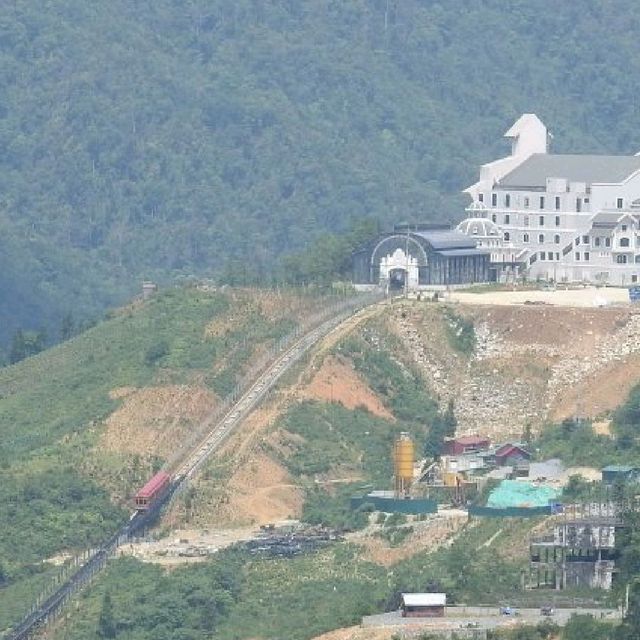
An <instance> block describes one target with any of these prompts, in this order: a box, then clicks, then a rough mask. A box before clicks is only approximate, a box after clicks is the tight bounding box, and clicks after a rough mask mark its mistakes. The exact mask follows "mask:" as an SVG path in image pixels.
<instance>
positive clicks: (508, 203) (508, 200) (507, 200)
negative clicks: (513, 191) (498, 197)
mask: <svg viewBox="0 0 640 640" xmlns="http://www.w3.org/2000/svg"><path fill="white" fill-rule="evenodd" d="M504 206H505V207H507V209H508V208H509V207H510V206H511V196H510V195H509V194H508V193H505V194H504Z"/></svg>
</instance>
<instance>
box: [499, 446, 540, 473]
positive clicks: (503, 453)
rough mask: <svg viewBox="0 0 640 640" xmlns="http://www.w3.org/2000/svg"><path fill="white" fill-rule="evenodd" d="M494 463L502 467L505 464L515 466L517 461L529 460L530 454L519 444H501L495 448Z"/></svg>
mask: <svg viewBox="0 0 640 640" xmlns="http://www.w3.org/2000/svg"><path fill="white" fill-rule="evenodd" d="M495 455H496V465H498V466H499V467H504V466H506V465H511V466H515V465H516V464H517V463H519V462H525V461H528V460H531V454H530V453H529V452H528V451H527V450H526V449H525V448H524V447H523V446H522V445H519V444H510V443H509V444H503V445H502V446H501V447H499V448H498V449H496V454H495Z"/></svg>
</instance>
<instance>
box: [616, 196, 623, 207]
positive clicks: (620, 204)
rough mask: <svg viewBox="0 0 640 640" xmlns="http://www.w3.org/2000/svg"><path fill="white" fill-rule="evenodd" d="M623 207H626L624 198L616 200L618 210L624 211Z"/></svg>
mask: <svg viewBox="0 0 640 640" xmlns="http://www.w3.org/2000/svg"><path fill="white" fill-rule="evenodd" d="M623 205H624V201H623V200H622V198H618V199H617V200H616V207H617V208H618V209H622V207H623Z"/></svg>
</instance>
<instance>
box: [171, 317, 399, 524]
mask: <svg viewBox="0 0 640 640" xmlns="http://www.w3.org/2000/svg"><path fill="white" fill-rule="evenodd" d="M382 312H383V308H382V307H380V306H374V307H369V308H367V309H365V310H364V311H362V312H361V313H359V314H357V315H356V316H354V317H352V318H350V319H349V320H347V321H346V322H345V323H343V324H342V325H340V327H338V328H337V329H336V330H335V331H333V332H332V333H331V334H330V335H328V336H327V337H326V338H325V339H324V340H323V341H322V342H321V343H320V344H319V345H318V346H317V347H316V348H315V349H314V351H313V353H312V354H311V357H310V359H309V362H308V363H307V365H306V366H305V367H304V368H303V369H302V370H301V371H300V372H299V374H298V376H297V378H296V379H295V381H294V382H293V384H291V385H290V386H288V387H284V388H282V389H280V390H279V391H278V392H276V393H275V394H274V395H272V396H271V397H270V398H269V400H267V402H265V403H264V404H263V405H262V406H261V407H260V408H259V409H258V410H256V411H254V412H253V413H252V414H251V415H250V416H249V417H248V418H247V419H246V421H245V422H244V424H243V425H242V427H241V428H240V429H239V430H238V431H237V432H236V433H235V434H234V435H233V436H232V437H231V438H230V439H229V440H228V441H227V442H226V443H225V445H224V446H223V448H222V449H221V450H220V451H219V452H218V454H217V456H216V457H215V459H214V460H212V462H211V463H210V465H209V466H208V467H207V469H206V470H205V472H204V473H203V474H201V476H200V477H199V478H198V480H197V481H196V482H195V485H194V488H195V491H196V493H197V498H196V500H195V501H194V504H193V507H192V508H191V509H190V510H189V512H188V513H187V512H186V511H185V506H184V504H183V503H181V504H177V505H176V506H175V507H174V509H173V511H172V513H171V514H169V516H168V517H167V523H168V524H170V525H175V524H178V523H181V522H184V521H185V520H186V521H187V522H189V523H190V524H192V525H194V526H203V527H204V526H213V527H230V526H231V527H236V526H246V525H257V524H266V523H272V522H278V521H280V520H286V519H290V518H297V517H299V516H300V513H301V510H302V501H303V488H302V487H300V486H297V485H296V483H295V481H294V480H293V479H292V478H291V476H290V475H289V473H288V471H287V470H286V469H285V467H284V466H283V465H282V464H281V462H280V461H279V457H280V456H279V455H276V454H282V455H283V456H285V457H286V454H287V446H288V442H290V439H291V438H294V437H297V436H292V434H289V433H287V432H286V431H283V430H282V429H277V430H276V429H275V428H274V425H275V423H276V421H277V419H278V418H279V417H280V416H281V415H282V414H283V413H284V412H285V411H286V409H287V407H288V406H289V405H290V404H291V403H292V402H296V401H298V400H302V399H309V398H315V399H323V400H327V399H329V400H331V393H332V391H331V387H333V391H334V392H335V397H334V398H333V400H334V401H335V402H341V403H343V404H344V405H345V406H347V407H350V408H353V407H354V406H359V405H360V406H366V407H367V408H368V409H369V410H370V411H372V413H376V414H378V415H386V417H388V416H389V415H390V414H388V412H386V409H385V408H384V406H383V405H382V403H381V402H380V400H379V399H378V398H377V397H376V396H375V394H374V393H373V392H372V391H371V390H370V389H369V387H368V386H367V385H366V383H365V381H364V380H362V379H361V378H360V376H358V374H357V373H356V372H355V371H354V370H353V367H352V366H351V365H350V363H348V362H346V361H344V360H339V359H337V358H335V357H333V356H332V355H331V350H332V348H333V347H334V346H335V345H336V344H337V342H338V341H339V340H341V339H342V338H343V337H345V336H347V335H349V333H351V332H352V331H355V330H357V329H358V327H360V326H361V325H362V324H363V323H364V322H366V321H367V320H368V319H370V318H371V317H374V316H376V315H379V314H381V313H382ZM327 394H329V398H327V397H326V396H327ZM329 480H331V479H329Z"/></svg>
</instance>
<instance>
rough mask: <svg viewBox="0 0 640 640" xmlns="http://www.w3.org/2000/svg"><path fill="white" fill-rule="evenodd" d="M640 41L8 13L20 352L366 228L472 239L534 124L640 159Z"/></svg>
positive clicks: (571, 6)
mask: <svg viewBox="0 0 640 640" xmlns="http://www.w3.org/2000/svg"><path fill="white" fill-rule="evenodd" d="M639 27H640V5H639V4H638V3H637V2H634V1H633V0H615V2H614V1H613V0H574V1H572V2H561V3H558V2H552V1H551V0H512V1H511V2H509V3H504V2H500V1H499V0H449V1H447V2H441V3H437V2H431V1H428V2H427V1H425V0H348V1H347V0H270V1H269V2H267V1H266V0H234V1H233V2H229V1H228V0H188V1H185V2H175V0H153V1H150V0H111V1H110V2H101V1H98V0H55V1H53V2H48V3H41V2H35V1H34V0H12V1H11V2H2V3H0V149H1V150H2V151H1V153H0V340H6V338H7V336H8V335H9V334H11V333H12V332H13V331H14V330H15V328H16V327H17V326H22V327H25V328H38V327H40V326H48V327H49V333H50V336H53V335H54V334H55V333H57V330H58V329H57V328H58V327H59V324H60V320H61V318H62V317H63V316H64V314H65V313H66V312H68V311H69V310H73V311H74V313H75V314H76V316H77V317H80V318H82V317H86V316H91V315H93V314H96V313H98V312H99V311H100V310H101V309H103V308H104V306H105V305H109V304H112V303H113V302H114V301H116V300H118V299H121V298H122V297H123V296H125V295H128V294H130V293H131V291H133V290H136V289H137V288H138V286H139V280H140V279H141V278H142V277H150V278H155V279H159V280H163V279H167V278H170V277H175V276H177V275H180V274H190V273H199V274H211V275H216V274H218V275H223V276H224V275H225V274H226V275H229V274H233V275H234V276H235V277H236V279H237V278H238V274H243V273H244V266H243V261H244V260H245V259H246V258H248V259H249V260H250V264H249V267H250V268H252V269H269V268H270V267H272V266H273V264H274V262H275V260H276V259H277V256H278V255H279V254H281V253H282V252H286V251H288V250H300V249H303V248H304V247H305V246H306V245H307V244H309V243H311V242H313V239H314V237H316V236H317V235H318V234H319V233H320V232H321V231H323V230H327V229H337V230H340V229H344V228H346V227H347V226H348V225H349V224H350V223H351V221H352V220H353V219H357V218H361V217H378V218H380V219H381V220H382V221H383V222H384V223H390V222H391V221H392V220H398V219H438V220H440V219H453V218H456V217H458V216H459V215H460V214H461V207H462V205H463V203H464V199H463V198H462V197H461V196H460V195H459V191H460V189H462V188H463V187H464V186H466V185H467V184H468V183H469V182H471V181H472V180H473V178H474V175H475V172H476V170H477V165H478V163H480V162H482V161H487V160H490V159H492V158H494V157H496V156H497V155H499V154H502V153H503V152H504V151H505V150H506V149H505V146H504V144H503V143H502V142H501V139H500V136H501V135H502V133H503V132H504V130H505V129H506V128H507V127H508V126H509V125H510V124H511V122H512V121H513V120H514V118H515V117H517V116H518V115H519V114H520V113H521V112H523V111H535V112H537V113H538V114H539V115H540V116H541V117H542V119H543V120H544V121H545V122H546V123H547V124H548V125H549V127H550V128H551V130H552V131H553V132H554V134H555V145H556V149H557V150H568V149H572V150H576V151H587V150H595V151H608V152H636V151H637V150H638V149H640V127H639V126H638V125H639V124H640V114H639V112H638V109H637V100H636V98H635V96H634V92H633V87H634V86H635V84H636V82H635V81H636V80H637V77H638V69H639V66H640V40H639V39H638V38H637V33H638V30H639Z"/></svg>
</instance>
